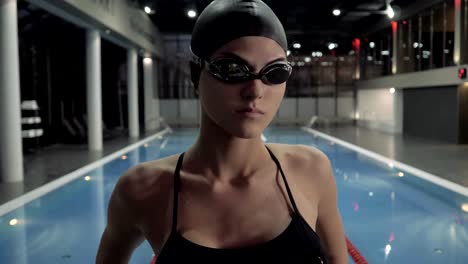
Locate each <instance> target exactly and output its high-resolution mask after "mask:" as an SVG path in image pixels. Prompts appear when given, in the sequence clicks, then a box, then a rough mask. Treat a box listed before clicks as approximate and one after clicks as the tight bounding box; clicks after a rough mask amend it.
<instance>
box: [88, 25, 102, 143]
mask: <svg viewBox="0 0 468 264" xmlns="http://www.w3.org/2000/svg"><path fill="white" fill-rule="evenodd" d="M86 88H87V92H86V104H87V105H86V107H87V117H88V149H89V150H91V151H102V149H103V139H102V81H101V36H100V35H99V32H98V31H97V30H95V29H88V31H87V32H86Z"/></svg>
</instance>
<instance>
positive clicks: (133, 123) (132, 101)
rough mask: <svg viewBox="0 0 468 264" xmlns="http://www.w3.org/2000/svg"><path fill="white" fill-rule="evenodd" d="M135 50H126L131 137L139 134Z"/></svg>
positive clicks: (129, 129)
mask: <svg viewBox="0 0 468 264" xmlns="http://www.w3.org/2000/svg"><path fill="white" fill-rule="evenodd" d="M137 57H138V56H137V52H136V50H135V49H134V48H131V49H129V50H128V52H127V67H128V69H127V75H128V76H127V82H128V84H127V88H128V131H129V135H130V137H131V138H137V137H138V136H139V135H140V131H139V125H138V65H137V63H138V62H137Z"/></svg>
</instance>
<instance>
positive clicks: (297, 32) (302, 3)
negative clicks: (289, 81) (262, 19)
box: [137, 0, 417, 52]
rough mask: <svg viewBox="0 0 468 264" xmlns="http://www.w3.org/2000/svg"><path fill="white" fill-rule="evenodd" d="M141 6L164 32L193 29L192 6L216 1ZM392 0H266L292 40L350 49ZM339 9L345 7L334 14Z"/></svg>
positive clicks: (401, 4) (166, 0) (396, 1)
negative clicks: (189, 12)
mask: <svg viewBox="0 0 468 264" xmlns="http://www.w3.org/2000/svg"><path fill="white" fill-rule="evenodd" d="M137 1H138V2H139V4H140V5H141V7H142V8H143V7H144V6H150V7H151V8H152V9H153V10H154V13H153V14H151V15H149V16H150V17H151V19H152V20H153V21H154V23H155V25H156V26H157V27H158V28H159V30H160V31H161V32H163V33H187V34H190V33H191V32H192V28H193V25H194V23H195V19H191V18H189V17H187V15H186V13H187V11H188V10H189V9H194V10H196V11H197V12H198V13H199V12H201V11H202V10H203V9H204V8H205V7H206V6H207V5H208V4H209V3H210V2H212V0H137ZM387 1H388V0H264V2H266V3H267V4H268V5H269V6H270V7H271V8H272V9H273V11H274V12H275V13H276V14H277V16H278V17H279V19H280V20H281V22H282V23H283V25H284V27H285V29H286V31H287V34H288V38H289V41H290V43H294V42H300V43H301V45H302V47H304V48H306V49H308V51H307V52H309V51H310V50H321V49H323V47H326V45H328V43H330V42H334V43H338V44H341V45H340V46H339V47H341V48H343V52H344V51H345V50H348V51H349V48H350V47H351V43H352V39H353V38H355V37H362V35H363V34H364V33H365V32H366V31H367V30H369V29H371V28H372V27H373V26H374V25H376V24H377V23H382V21H385V20H387V21H388V24H389V26H390V19H389V18H388V17H387V16H386V13H385V10H386V7H387ZM415 2H417V1H416V0H393V1H391V5H392V6H394V7H395V10H398V9H404V8H405V7H408V6H409V5H411V4H413V3H415ZM335 8H339V9H340V10H341V15H340V16H334V15H333V13H332V11H333V9H335Z"/></svg>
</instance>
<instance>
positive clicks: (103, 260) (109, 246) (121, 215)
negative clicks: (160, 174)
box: [96, 172, 144, 264]
mask: <svg viewBox="0 0 468 264" xmlns="http://www.w3.org/2000/svg"><path fill="white" fill-rule="evenodd" d="M130 177H132V176H131V172H130V173H127V174H126V175H124V176H122V177H121V178H120V179H119V181H118V182H117V184H116V186H115V188H114V191H113V192H112V195H111V198H110V201H109V208H108V212H107V213H108V216H107V226H106V228H105V230H104V233H103V235H102V238H101V242H100V244H99V250H98V253H97V257H96V263H97V264H108V263H109V264H124V263H125V264H127V263H128V262H129V260H130V257H131V255H132V252H133V250H135V248H136V247H138V245H140V244H141V243H142V242H143V240H144V237H143V234H142V233H141V232H140V230H139V228H138V226H137V221H136V216H135V214H134V212H133V211H132V210H131V206H130V200H131V199H130V198H129V194H128V192H129V190H131V186H129V185H130V184H131V179H129V178H130Z"/></svg>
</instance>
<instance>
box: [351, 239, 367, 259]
mask: <svg viewBox="0 0 468 264" xmlns="http://www.w3.org/2000/svg"><path fill="white" fill-rule="evenodd" d="M346 246H347V247H348V253H349V255H350V256H351V258H352V259H353V260H354V262H355V263H356V264H368V262H367V260H366V259H365V258H364V256H363V255H361V253H360V252H359V250H357V248H356V247H355V246H354V245H353V243H351V241H350V240H349V239H348V238H346Z"/></svg>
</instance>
